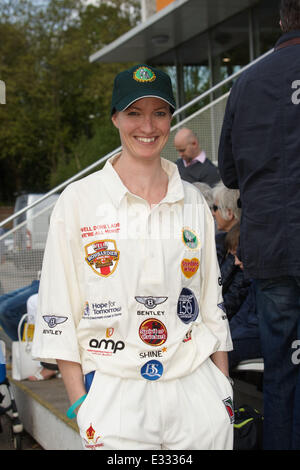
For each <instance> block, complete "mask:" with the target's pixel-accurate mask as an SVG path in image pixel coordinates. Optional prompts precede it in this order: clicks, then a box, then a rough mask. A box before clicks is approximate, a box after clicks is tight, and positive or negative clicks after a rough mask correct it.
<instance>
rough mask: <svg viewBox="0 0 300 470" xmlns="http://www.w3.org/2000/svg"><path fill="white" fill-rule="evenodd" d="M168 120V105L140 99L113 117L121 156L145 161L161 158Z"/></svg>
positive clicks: (157, 101)
mask: <svg viewBox="0 0 300 470" xmlns="http://www.w3.org/2000/svg"><path fill="white" fill-rule="evenodd" d="M171 120H172V114H171V112H170V107H169V104H168V103H166V102H165V101H164V100H162V99H160V98H154V97H147V98H141V99H140V100H137V101H135V102H134V103H133V104H132V105H130V106H129V107H128V108H127V109H125V110H124V111H119V112H116V113H115V114H114V115H113V116H112V121H113V123H114V125H115V126H116V127H117V129H118V130H119V133H120V139H121V143H122V147H123V153H127V154H129V155H131V156H134V157H139V158H145V159H146V158H147V159H152V158H157V157H159V156H160V153H161V151H162V149H163V148H164V146H165V145H166V143H167V140H168V138H169V133H170V127H171Z"/></svg>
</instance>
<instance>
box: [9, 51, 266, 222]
mask: <svg viewBox="0 0 300 470" xmlns="http://www.w3.org/2000/svg"><path fill="white" fill-rule="evenodd" d="M273 51H274V49H271V50H269V51H268V52H266V53H265V54H263V55H261V56H260V57H258V58H257V59H255V60H253V61H252V62H250V63H249V64H247V65H245V67H242V68H241V69H240V70H238V71H237V72H235V73H233V74H232V75H230V76H229V77H227V78H225V79H224V80H222V81H221V82H219V83H218V84H217V85H214V86H213V87H212V88H210V89H209V90H207V91H205V92H204V93H202V94H201V95H199V96H197V97H196V98H194V99H193V100H191V101H190V102H189V103H187V104H185V105H183V106H181V108H179V109H177V110H176V111H175V112H174V113H173V117H175V116H177V115H178V114H181V113H182V112H183V111H185V110H186V109H188V108H190V107H191V106H193V105H194V104H196V103H198V101H201V100H203V99H204V98H206V97H207V96H209V95H211V94H212V93H214V92H215V91H217V90H218V89H219V88H221V87H222V86H224V85H226V84H227V83H229V82H231V81H233V80H234V79H235V78H237V77H238V76H239V75H241V74H242V73H243V72H244V71H245V70H247V69H248V68H250V67H252V65H254V64H255V63H257V62H259V61H260V60H262V59H264V58H265V57H267V56H268V55H269V54H271V53H272V52H273ZM177 126H178V124H177ZM121 150H122V147H121V146H120V147H118V148H117V149H115V150H113V151H112V152H110V153H109V154H107V155H105V156H104V157H102V158H100V159H99V160H97V161H96V162H94V163H92V164H91V165H89V166H88V167H86V168H85V169H84V170H81V171H80V172H79V173H76V175H74V176H72V177H71V178H69V179H67V180H66V181H64V182H63V183H61V184H60V185H58V186H56V187H55V188H53V189H51V191H49V192H48V193H46V194H44V196H42V197H41V198H40V199H37V200H36V201H34V202H32V203H31V204H29V205H28V206H26V207H24V208H23V209H21V210H19V211H18V212H15V213H14V214H12V215H11V216H9V217H8V218H7V219H5V220H3V221H2V222H0V227H2V226H4V225H6V224H7V223H8V222H11V221H12V220H13V219H15V218H16V217H19V216H20V215H21V214H23V213H24V212H27V211H28V210H29V209H31V208H32V207H34V206H36V205H37V204H39V203H41V202H42V201H44V200H45V199H47V198H48V197H49V196H52V195H53V194H55V193H57V192H59V191H60V190H62V189H64V188H65V187H66V186H67V185H68V184H70V183H72V182H73V181H75V180H77V179H78V178H81V177H82V176H84V175H85V174H86V173H89V172H90V171H91V170H93V169H94V168H96V167H97V166H99V165H101V163H103V162H105V161H106V160H108V159H109V158H111V157H113V156H114V155H116V154H117V153H119V152H121Z"/></svg>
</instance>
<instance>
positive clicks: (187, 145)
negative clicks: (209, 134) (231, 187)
mask: <svg viewBox="0 0 300 470" xmlns="http://www.w3.org/2000/svg"><path fill="white" fill-rule="evenodd" d="M174 145H175V148H176V150H177V152H178V153H179V155H180V158H179V159H178V160H177V162H176V164H177V167H178V170H179V173H180V176H181V178H182V179H183V180H184V181H188V182H189V183H195V182H196V181H200V182H202V183H207V184H208V185H209V186H210V187H213V186H214V185H215V184H217V183H218V182H219V181H220V175H219V170H218V168H217V167H216V166H215V165H214V164H213V163H212V162H211V161H210V160H209V159H208V158H207V157H206V154H205V152H204V150H202V149H201V148H200V145H199V140H198V138H197V136H196V135H195V134H194V132H193V131H192V130H191V129H188V128H186V127H184V128H182V129H180V130H179V131H178V132H177V134H176V135H175V139H174Z"/></svg>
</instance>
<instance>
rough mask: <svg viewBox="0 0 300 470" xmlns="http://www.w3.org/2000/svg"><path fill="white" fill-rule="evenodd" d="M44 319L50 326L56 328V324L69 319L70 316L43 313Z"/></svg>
mask: <svg viewBox="0 0 300 470" xmlns="http://www.w3.org/2000/svg"><path fill="white" fill-rule="evenodd" d="M43 319H44V320H45V322H46V323H47V325H48V326H49V328H55V326H56V325H59V324H60V323H64V322H65V321H67V320H68V317H59V316H57V315H43Z"/></svg>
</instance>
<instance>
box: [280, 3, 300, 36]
mask: <svg viewBox="0 0 300 470" xmlns="http://www.w3.org/2000/svg"><path fill="white" fill-rule="evenodd" d="M280 19H281V27H282V31H283V32H284V33H287V32H289V31H294V30H296V29H300V0H281V5H280Z"/></svg>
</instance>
